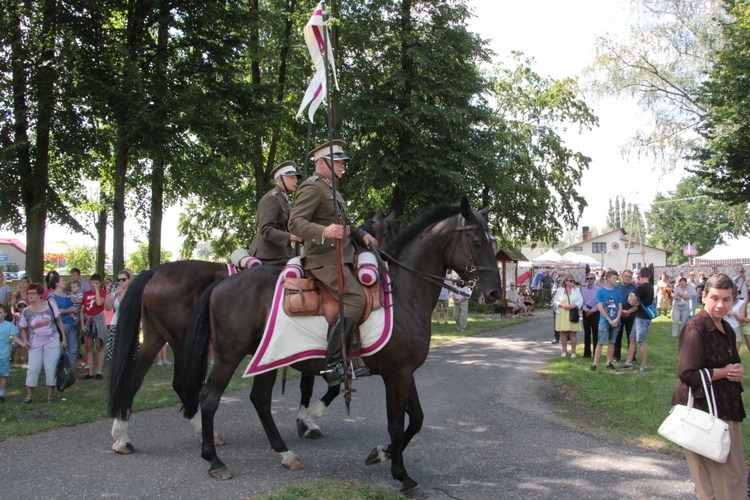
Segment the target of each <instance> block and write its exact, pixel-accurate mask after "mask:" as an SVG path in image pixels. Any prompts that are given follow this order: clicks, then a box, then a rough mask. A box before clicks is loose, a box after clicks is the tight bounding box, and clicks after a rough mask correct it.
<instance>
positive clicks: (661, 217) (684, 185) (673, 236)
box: [646, 175, 750, 264]
mask: <svg viewBox="0 0 750 500" xmlns="http://www.w3.org/2000/svg"><path fill="white" fill-rule="evenodd" d="M646 219H647V220H648V225H649V229H648V233H649V238H648V241H649V244H651V245H654V246H657V247H659V248H663V249H665V250H668V251H670V252H672V255H671V256H670V258H669V261H670V263H671V264H677V263H680V262H684V261H685V257H684V256H683V255H682V247H683V245H686V244H688V243H693V244H694V245H695V248H696V250H697V251H698V255H701V254H704V253H706V252H708V251H709V250H711V249H712V248H713V247H714V246H715V245H716V244H718V243H723V242H724V237H725V235H733V236H740V235H742V234H745V233H746V232H747V230H748V229H750V210H749V209H748V208H747V206H744V207H740V206H736V207H730V206H729V204H728V203H726V202H724V201H721V200H717V199H716V198H714V197H713V196H711V195H710V194H709V193H706V191H705V190H704V189H703V184H702V182H701V180H700V179H699V178H698V177H697V176H695V175H692V176H688V177H686V178H685V179H683V180H682V181H680V183H679V184H678V185H677V188H676V189H675V190H674V191H672V192H670V193H668V194H666V195H665V194H657V195H656V197H655V198H654V201H653V203H652V205H651V209H650V210H649V211H648V212H647V213H646Z"/></svg>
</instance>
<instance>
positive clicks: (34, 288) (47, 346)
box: [18, 283, 68, 404]
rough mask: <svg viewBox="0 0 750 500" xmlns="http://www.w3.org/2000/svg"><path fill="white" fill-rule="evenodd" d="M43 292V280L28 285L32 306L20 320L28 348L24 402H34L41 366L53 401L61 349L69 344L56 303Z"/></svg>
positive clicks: (24, 311) (22, 340)
mask: <svg viewBox="0 0 750 500" xmlns="http://www.w3.org/2000/svg"><path fill="white" fill-rule="evenodd" d="M43 294H44V287H43V286H42V285H41V284H40V283H31V284H30V285H29V288H28V290H27V291H26V295H27V297H28V299H29V306H28V307H27V308H25V309H24V310H23V313H22V314H21V317H20V318H19V321H18V329H19V330H20V331H21V342H22V345H23V347H25V348H26V349H28V350H29V365H28V368H27V370H26V399H25V400H24V402H23V403H24V404H31V402H32V400H33V396H34V388H35V387H36V386H37V384H38V382H39V372H40V371H41V370H42V365H44V376H45V379H46V385H47V403H52V401H53V396H54V394H55V382H56V375H57V362H58V360H59V359H60V348H61V347H62V349H65V347H67V345H68V342H67V338H66V337H65V329H64V327H63V324H62V320H61V319H60V311H59V310H58V308H57V304H56V303H55V302H54V301H49V302H48V301H46V300H44V299H42V295H43Z"/></svg>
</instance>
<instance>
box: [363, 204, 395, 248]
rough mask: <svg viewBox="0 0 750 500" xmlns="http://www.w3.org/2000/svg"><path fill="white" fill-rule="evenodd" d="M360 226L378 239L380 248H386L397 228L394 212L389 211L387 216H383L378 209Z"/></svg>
mask: <svg viewBox="0 0 750 500" xmlns="http://www.w3.org/2000/svg"><path fill="white" fill-rule="evenodd" d="M360 227H361V228H362V229H364V230H365V231H367V232H368V233H369V234H370V235H372V236H373V237H374V238H375V239H376V240H378V246H379V247H380V248H383V249H386V248H388V245H390V243H391V240H393V238H394V237H395V236H396V232H397V230H398V228H397V226H396V213H395V212H391V213H390V214H388V217H386V218H383V212H380V211H378V212H376V213H375V215H373V216H372V218H371V219H368V220H367V221H366V222H365V223H364V224H362V225H361V226H360Z"/></svg>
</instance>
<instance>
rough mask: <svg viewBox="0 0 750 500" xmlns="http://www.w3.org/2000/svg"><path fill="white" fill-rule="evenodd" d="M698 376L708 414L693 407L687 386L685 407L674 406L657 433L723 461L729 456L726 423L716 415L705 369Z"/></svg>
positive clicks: (691, 449) (710, 386)
mask: <svg viewBox="0 0 750 500" xmlns="http://www.w3.org/2000/svg"><path fill="white" fill-rule="evenodd" d="M700 375H701V382H703V392H704V394H705V395H706V402H707V404H708V411H709V413H706V412H705V411H702V410H698V409H697V408H693V403H694V401H693V390H692V389H689V392H688V402H687V406H685V405H675V406H674V407H673V408H672V411H670V412H669V415H668V416H667V419H666V420H664V422H663V423H662V424H661V426H660V427H659V430H658V432H659V434H660V435H661V436H663V437H665V438H666V439H668V440H670V441H672V442H673V443H675V444H678V445H680V446H682V447H683V448H686V449H688V450H690V451H693V452H695V453H697V454H699V455H703V456H704V457H706V458H710V459H711V460H714V461H716V462H719V463H722V464H723V463H724V462H726V461H727V455H729V446H730V442H729V426H728V425H727V423H726V422H724V421H723V420H721V419H719V417H717V413H716V398H715V397H714V391H713V386H712V385H711V375H710V373H709V372H708V370H707V369H705V368H704V369H702V370H700Z"/></svg>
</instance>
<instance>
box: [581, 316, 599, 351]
mask: <svg viewBox="0 0 750 500" xmlns="http://www.w3.org/2000/svg"><path fill="white" fill-rule="evenodd" d="M598 340H599V311H595V312H594V313H592V314H591V315H590V316H589V315H588V314H586V313H583V355H584V356H586V357H588V356H591V355H592V354H593V352H594V349H596V344H597V341H598Z"/></svg>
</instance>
